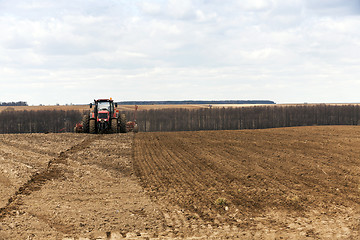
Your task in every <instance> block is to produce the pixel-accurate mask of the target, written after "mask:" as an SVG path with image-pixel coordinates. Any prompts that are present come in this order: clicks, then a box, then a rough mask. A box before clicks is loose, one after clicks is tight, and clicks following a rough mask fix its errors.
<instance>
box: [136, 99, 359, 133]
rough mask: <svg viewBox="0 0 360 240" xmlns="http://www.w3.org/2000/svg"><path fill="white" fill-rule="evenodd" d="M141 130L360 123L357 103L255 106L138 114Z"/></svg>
mask: <svg viewBox="0 0 360 240" xmlns="http://www.w3.org/2000/svg"><path fill="white" fill-rule="evenodd" d="M137 123H138V125H139V131H144V132H154V131H155V132H156V131H199V130H235V129H263V128H277V127H293V126H312V125H358V124H360V106H357V105H341V106H336V105H325V104H321V105H300V106H299V105H298V106H253V107H236V108H204V109H195V110H192V109H161V110H147V111H139V112H138V113H137Z"/></svg>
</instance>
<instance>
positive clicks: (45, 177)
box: [0, 135, 102, 220]
mask: <svg viewBox="0 0 360 240" xmlns="http://www.w3.org/2000/svg"><path fill="white" fill-rule="evenodd" d="M101 137H102V136H101V135H97V136H91V137H87V138H86V139H85V140H83V141H82V142H81V143H79V144H76V145H73V146H72V147H71V148H69V149H67V150H65V151H63V152H60V154H59V155H58V156H57V157H56V158H54V159H52V160H50V161H49V162H48V164H47V167H46V169H44V170H42V171H40V172H36V173H35V174H33V175H32V176H30V179H29V180H28V181H27V182H26V183H25V184H23V185H22V186H21V187H19V189H18V190H17V191H16V192H15V194H14V195H13V196H11V197H10V198H9V199H8V203H7V204H6V206H5V207H3V208H0V220H1V219H3V218H5V217H6V216H8V215H15V214H16V211H17V210H18V209H19V207H20V206H21V205H22V204H23V202H22V200H23V197H25V196H29V195H31V194H32V193H33V192H35V191H38V190H40V189H41V187H42V186H43V185H44V184H45V183H46V182H47V181H50V180H53V179H59V178H61V176H62V169H61V168H60V167H59V164H66V159H67V158H69V157H70V155H72V154H74V153H76V152H79V151H81V150H82V149H84V148H86V147H87V146H89V145H90V144H91V143H92V142H93V141H94V140H98V139H100V138H101Z"/></svg>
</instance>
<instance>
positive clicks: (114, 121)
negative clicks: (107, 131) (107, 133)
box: [111, 118, 117, 133]
mask: <svg viewBox="0 0 360 240" xmlns="http://www.w3.org/2000/svg"><path fill="white" fill-rule="evenodd" d="M111 132H112V133H117V119H116V118H113V119H111Z"/></svg>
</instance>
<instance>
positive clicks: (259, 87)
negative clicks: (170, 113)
mask: <svg viewBox="0 0 360 240" xmlns="http://www.w3.org/2000/svg"><path fill="white" fill-rule="evenodd" d="M359 29H360V1H359V0H192V1H190V0H151V1H150V0H148V1H145V0H71V1H70V0H57V1H54V0H0V34H1V37H0V102H9V101H26V102H28V104H29V105H39V104H44V105H54V104H83V103H89V102H91V101H92V100H93V99H95V98H110V97H112V98H113V99H114V100H116V101H128V100H139V101H146V100H272V101H275V102H276V103H304V102H308V103H355V102H356V103H358V102H360V67H359V66H360V30H359Z"/></svg>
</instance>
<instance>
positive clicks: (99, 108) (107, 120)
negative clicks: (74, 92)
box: [81, 98, 126, 133]
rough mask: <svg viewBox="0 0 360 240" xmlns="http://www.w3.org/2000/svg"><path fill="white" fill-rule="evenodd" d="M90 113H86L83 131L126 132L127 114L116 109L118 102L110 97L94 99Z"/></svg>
mask: <svg viewBox="0 0 360 240" xmlns="http://www.w3.org/2000/svg"><path fill="white" fill-rule="evenodd" d="M93 107H94V110H93V111H91V112H90V115H84V117H83V121H82V129H81V130H82V132H84V133H126V116H125V114H120V113H119V110H116V109H115V108H116V107H117V103H114V101H113V100H112V99H111V98H110V99H98V100H94V103H90V108H93Z"/></svg>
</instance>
